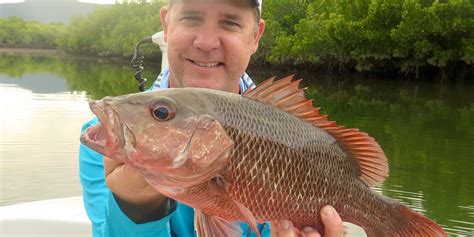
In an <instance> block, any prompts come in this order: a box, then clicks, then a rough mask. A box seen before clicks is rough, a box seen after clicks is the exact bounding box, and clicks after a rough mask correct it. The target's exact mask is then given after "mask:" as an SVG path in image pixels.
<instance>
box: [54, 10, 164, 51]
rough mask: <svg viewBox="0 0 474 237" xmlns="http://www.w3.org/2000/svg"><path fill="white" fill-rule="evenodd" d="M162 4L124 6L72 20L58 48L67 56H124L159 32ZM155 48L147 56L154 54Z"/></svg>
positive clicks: (97, 11)
mask: <svg viewBox="0 0 474 237" xmlns="http://www.w3.org/2000/svg"><path fill="white" fill-rule="evenodd" d="M162 5H163V3H157V2H152V3H142V4H136V3H124V4H115V5H113V6H112V7H109V8H99V9H97V10H96V11H95V12H93V13H91V14H89V15H87V16H84V17H79V18H75V19H73V21H72V22H71V24H70V25H68V27H67V31H66V34H64V36H63V37H62V38H61V40H60V47H61V48H62V49H64V50H66V51H68V52H73V53H81V54H91V55H100V56H126V55H130V54H131V53H132V52H133V47H134V46H135V44H136V43H137V42H138V41H139V40H141V39H142V38H144V37H146V36H150V35H152V34H154V33H156V32H158V31H160V30H161V24H160V18H159V12H160V8H161V7H162ZM157 52H158V48H156V49H154V50H153V51H152V52H147V53H148V54H153V53H157Z"/></svg>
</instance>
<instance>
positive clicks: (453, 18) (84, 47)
mask: <svg viewBox="0 0 474 237" xmlns="http://www.w3.org/2000/svg"><path fill="white" fill-rule="evenodd" d="M122 2H125V3H122V4H115V5H113V6H112V7H107V8H98V9H97V10H96V11H95V12H93V13H91V14H89V15H87V16H83V17H79V18H75V19H74V20H72V22H71V23H70V24H69V25H67V26H63V25H57V24H56V25H43V24H39V23H37V22H24V21H23V20H22V19H20V18H9V19H6V20H1V19H0V40H1V41H0V47H12V46H20V47H26V46H28V47H46V48H51V47H59V48H61V49H63V50H65V51H67V52H72V53H77V54H88V55H98V56H106V57H115V56H118V57H123V56H127V57H128V56H130V54H131V53H132V51H133V47H134V46H135V44H136V43H137V42H138V41H139V40H141V39H142V38H144V37H145V36H149V35H152V34H153V33H155V32H158V31H160V30H161V24H160V19H159V11H160V8H161V7H162V6H163V4H166V1H164V2H163V1H153V2H151V3H144V2H142V3H129V2H128V1H122ZM263 18H264V19H265V21H266V32H265V34H264V36H263V38H262V41H261V44H260V48H259V50H258V51H257V53H256V54H255V55H254V56H253V58H252V60H253V61H252V63H254V64H263V63H271V64H275V65H291V64H312V65H315V66H318V65H327V66H328V68H329V69H332V68H333V67H335V66H339V70H343V69H344V68H355V69H357V70H359V71H384V70H385V71H388V70H390V71H401V72H407V73H416V74H417V75H418V72H419V71H423V70H427V69H428V70H429V69H440V70H439V71H440V72H441V74H442V76H449V75H447V74H449V73H451V74H454V73H456V72H457V71H459V70H461V71H462V72H460V73H459V74H460V75H463V76H464V77H469V76H470V75H471V74H472V73H470V72H472V71H473V70H472V64H473V62H474V5H473V3H472V2H471V1H470V0H444V1H439V0H308V1H299V0H289V1H284V2H282V1H279V0H266V1H265V4H264V8H263ZM144 53H145V55H146V56H158V55H160V53H159V49H158V47H153V48H148V50H147V51H145V52H144ZM463 70H464V71H463Z"/></svg>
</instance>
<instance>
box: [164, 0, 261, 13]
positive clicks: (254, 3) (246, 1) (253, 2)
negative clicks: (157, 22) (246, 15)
mask: <svg viewBox="0 0 474 237" xmlns="http://www.w3.org/2000/svg"><path fill="white" fill-rule="evenodd" d="M169 1H170V3H171V2H174V3H176V2H183V3H193V2H198V1H199V2H208V3H212V2H215V3H226V2H227V3H232V4H235V5H237V6H249V7H258V9H259V10H260V11H261V7H262V1H263V0H169Z"/></svg>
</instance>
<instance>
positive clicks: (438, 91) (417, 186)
mask: <svg viewBox="0 0 474 237" xmlns="http://www.w3.org/2000/svg"><path fill="white" fill-rule="evenodd" d="M153 67H156V68H159V66H151V65H149V66H148V67H147V68H148V69H150V68H153ZM149 71H153V70H149ZM290 73H294V72H291V71H282V72H278V73H277V74H278V75H279V76H284V75H287V74H290ZM153 74H154V73H153V72H151V73H150V72H149V75H146V76H147V77H148V78H153V77H154V75H153ZM250 74H251V75H253V77H254V78H256V79H257V80H263V79H264V78H267V77H269V76H271V75H272V72H265V71H261V70H260V69H259V70H253V71H251V72H250ZM296 74H297V77H299V78H301V77H302V78H305V80H304V81H303V83H304V84H305V86H308V87H309V89H308V90H307V91H308V94H309V95H310V96H311V97H313V98H314V99H315V104H316V105H317V106H321V107H322V109H323V111H324V112H325V113H327V114H329V115H330V118H331V119H333V120H335V121H337V122H338V123H339V124H344V125H346V126H348V127H357V128H360V129H361V130H363V131H366V132H368V133H369V134H371V135H372V136H373V137H375V138H376V139H377V141H378V142H379V143H380V144H381V146H382V147H383V149H384V150H385V152H386V153H387V157H388V158H389V163H390V177H389V178H388V179H387V180H386V181H385V182H384V183H383V184H382V185H380V186H379V187H377V189H378V190H379V191H381V192H382V193H383V194H385V195H387V196H390V197H392V198H396V199H398V200H400V201H402V202H404V203H405V204H407V205H408V206H410V207H412V208H413V209H415V210H417V211H419V212H421V213H423V214H425V215H427V216H429V217H430V218H432V219H434V220H436V221H437V222H438V223H440V224H441V225H442V226H443V227H444V228H445V229H446V230H447V231H449V232H450V233H456V234H464V235H470V234H471V233H472V232H473V231H474V198H473V197H474V189H473V188H472V187H474V175H473V173H472V168H471V167H473V165H474V159H472V158H473V157H474V152H473V150H472V141H473V140H474V126H473V124H474V94H472V93H471V92H472V91H473V89H474V86H473V85H469V84H464V85H459V84H452V85H451V84H435V83H426V82H410V81H387V80H380V78H374V79H367V78H364V79H363V80H362V79H360V78H347V77H345V78H338V77H328V78H325V77H321V76H318V75H315V74H314V73H311V72H308V73H305V72H301V71H300V72H296ZM0 85H1V87H0V90H1V91H0V95H1V96H2V98H1V99H2V111H4V112H2V118H1V123H2V134H1V136H2V137H1V141H0V152H1V157H0V162H1V168H0V169H1V178H2V182H3V183H4V184H5V183H8V184H9V185H8V186H7V185H2V195H1V199H0V205H3V204H6V203H15V202H22V201H28V200H39V199H45V198H52V197H62V196H69V195H79V194H80V187H79V183H78V178H77V146H78V142H79V141H78V139H77V138H78V135H79V134H78V133H79V129H80V126H81V125H82V123H83V122H84V121H86V120H88V119H89V118H91V113H90V112H89V109H88V106H87V103H86V101H87V100H88V99H90V98H92V99H97V98H102V97H103V96H105V95H120V94H126V93H131V92H136V91H137V89H136V86H137V84H136V82H135V81H134V79H133V72H132V71H131V70H130V69H129V68H128V66H127V65H125V64H123V66H122V65H114V64H105V63H102V62H96V61H94V62H91V61H78V60H72V59H55V58H45V57H18V56H2V57H1V58H0ZM85 91H86V92H85ZM5 111H8V112H5Z"/></svg>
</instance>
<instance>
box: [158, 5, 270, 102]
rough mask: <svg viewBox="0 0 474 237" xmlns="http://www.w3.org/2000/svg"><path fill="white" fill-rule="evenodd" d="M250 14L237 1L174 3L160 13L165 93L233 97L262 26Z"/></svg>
mask: <svg viewBox="0 0 474 237" xmlns="http://www.w3.org/2000/svg"><path fill="white" fill-rule="evenodd" d="M254 11H255V8H254V7H252V6H251V4H250V1H249V3H248V4H244V3H242V0H238V1H236V0H180V1H176V2H175V3H174V4H173V6H172V7H171V9H169V10H165V9H163V10H162V12H161V20H162V23H163V30H164V33H165V40H166V42H167V43H168V60H169V65H170V87H205V88H212V89H218V90H224V91H229V92H235V93H237V92H239V78H240V77H241V76H242V74H243V73H244V72H245V69H246V68H247V66H248V63H249V60H250V56H251V55H252V54H253V53H255V51H256V50H257V48H258V42H259V40H260V37H261V35H262V33H263V31H264V26H265V23H264V21H263V20H260V21H259V23H258V24H257V23H256V21H255V13H254ZM167 14H169V16H167Z"/></svg>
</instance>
